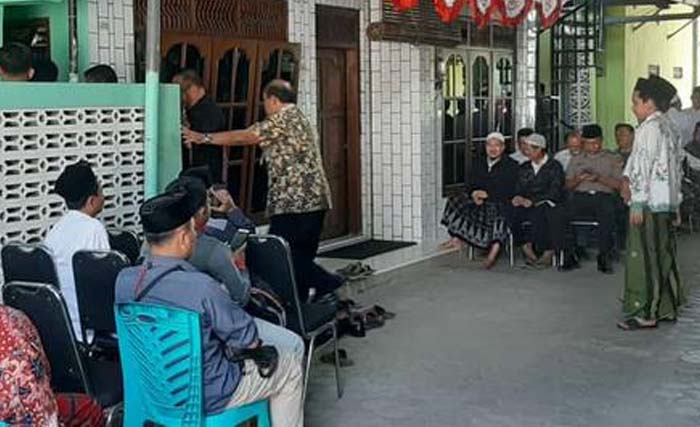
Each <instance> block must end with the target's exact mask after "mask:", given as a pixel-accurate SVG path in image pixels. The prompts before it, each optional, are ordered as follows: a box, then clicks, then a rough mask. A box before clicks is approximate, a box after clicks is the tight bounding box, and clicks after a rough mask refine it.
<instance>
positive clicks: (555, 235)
mask: <svg viewBox="0 0 700 427" xmlns="http://www.w3.org/2000/svg"><path fill="white" fill-rule="evenodd" d="M508 216H509V217H510V223H511V230H512V232H513V240H514V242H515V244H516V245H518V246H521V245H524V244H525V243H532V244H533V245H534V247H535V250H536V251H538V252H543V251H547V250H554V251H560V250H564V249H566V211H565V209H564V208H563V207H561V206H559V205H557V206H555V207H551V206H549V205H547V204H544V205H541V206H537V207H534V206H533V207H530V208H523V207H518V208H512V209H509V212H508ZM526 222H529V223H530V224H531V227H530V233H525V230H524V227H523V224H524V223H526Z"/></svg>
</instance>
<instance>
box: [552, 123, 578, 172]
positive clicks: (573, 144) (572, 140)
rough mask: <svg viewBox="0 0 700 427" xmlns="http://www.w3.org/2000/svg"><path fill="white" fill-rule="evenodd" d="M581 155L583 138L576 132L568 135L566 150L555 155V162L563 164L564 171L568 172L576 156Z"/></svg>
mask: <svg viewBox="0 0 700 427" xmlns="http://www.w3.org/2000/svg"><path fill="white" fill-rule="evenodd" d="M579 154H581V136H580V135H579V134H578V132H576V131H571V132H569V133H567V134H566V148H565V149H563V150H561V151H559V152H558V153H557V154H555V155H554V160H556V161H558V162H559V163H561V167H562V169H564V172H566V169H567V168H568V167H569V162H570V161H571V159H572V158H573V157H575V156H578V155H579Z"/></svg>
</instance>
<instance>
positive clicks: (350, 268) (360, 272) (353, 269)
mask: <svg viewBox="0 0 700 427" xmlns="http://www.w3.org/2000/svg"><path fill="white" fill-rule="evenodd" d="M336 273H338V274H340V275H341V276H343V277H345V278H347V279H348V280H361V279H365V278H367V277H369V276H371V275H373V274H374V273H375V270H374V269H373V268H372V267H370V266H369V265H367V264H363V263H362V262H360V261H357V262H353V263H352V264H349V265H347V266H346V267H343V268H341V269H339V270H336Z"/></svg>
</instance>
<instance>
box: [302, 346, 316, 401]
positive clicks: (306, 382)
mask: <svg viewBox="0 0 700 427" xmlns="http://www.w3.org/2000/svg"><path fill="white" fill-rule="evenodd" d="M315 343H316V335H314V336H312V337H311V339H310V340H309V349H308V350H307V355H306V364H305V366H304V393H302V396H301V401H302V402H306V391H307V389H308V388H309V371H311V358H312V357H313V355H314V344H315Z"/></svg>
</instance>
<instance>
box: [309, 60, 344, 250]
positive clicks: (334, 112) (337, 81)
mask: <svg viewBox="0 0 700 427" xmlns="http://www.w3.org/2000/svg"><path fill="white" fill-rule="evenodd" d="M316 58H317V64H318V129H319V138H320V140H321V152H322V154H323V166H324V168H325V170H326V176H327V177H328V182H329V184H330V187H331V194H332V196H333V198H332V200H333V209H332V210H331V211H330V212H329V214H328V215H327V217H326V223H325V225H324V227H323V236H322V237H323V238H324V239H332V238H335V237H341V236H345V235H347V234H349V227H348V187H349V186H348V140H347V134H348V126H347V124H348V114H347V98H348V97H347V90H346V89H347V73H346V69H347V64H346V60H345V51H344V50H341V49H318V50H317V53H316Z"/></svg>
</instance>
